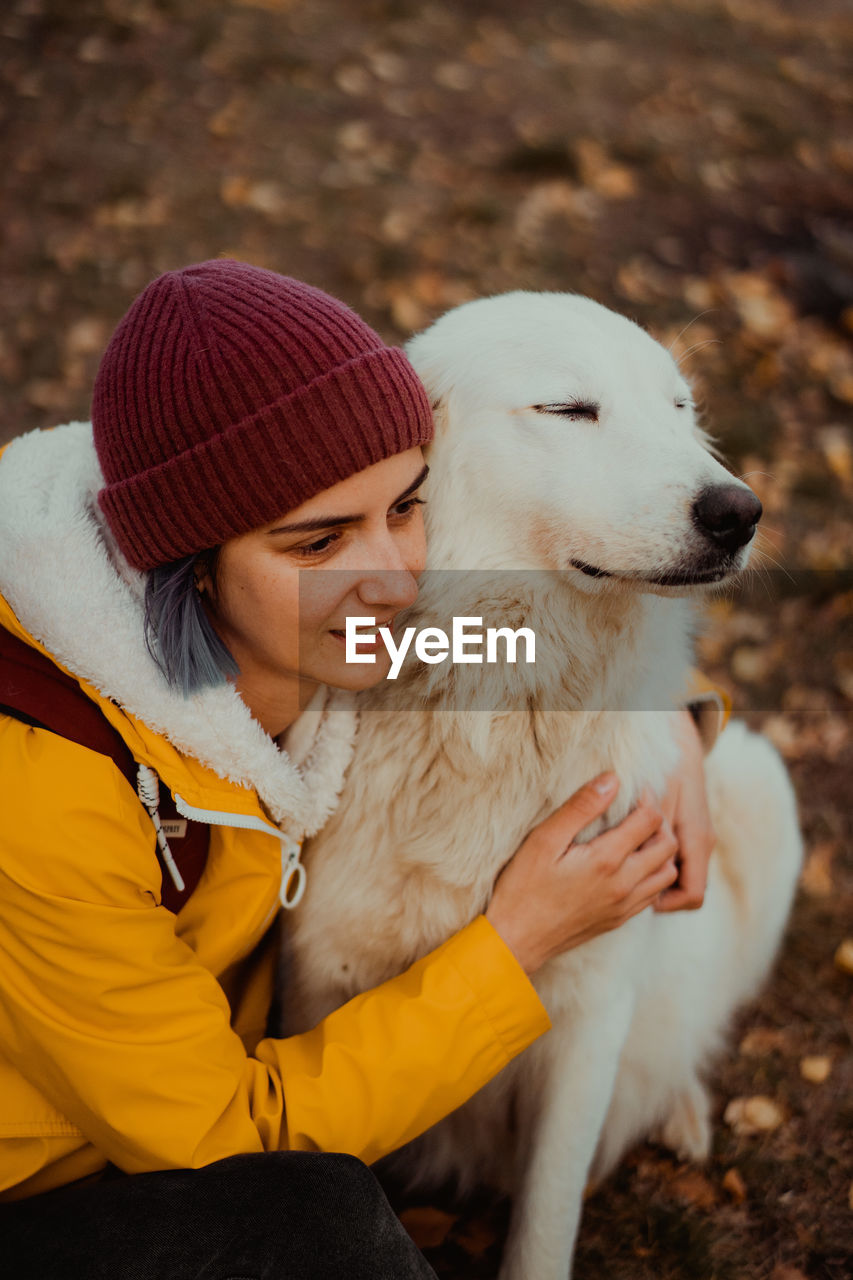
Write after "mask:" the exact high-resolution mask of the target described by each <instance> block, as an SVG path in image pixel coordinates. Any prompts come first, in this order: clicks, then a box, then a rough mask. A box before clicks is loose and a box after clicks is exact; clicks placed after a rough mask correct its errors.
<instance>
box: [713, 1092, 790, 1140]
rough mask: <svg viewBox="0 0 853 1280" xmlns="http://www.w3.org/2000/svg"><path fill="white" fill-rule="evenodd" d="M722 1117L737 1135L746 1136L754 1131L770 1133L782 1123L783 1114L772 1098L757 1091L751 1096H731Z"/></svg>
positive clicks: (751, 1134)
mask: <svg viewBox="0 0 853 1280" xmlns="http://www.w3.org/2000/svg"><path fill="white" fill-rule="evenodd" d="M723 1119H724V1120H725V1122H726V1124H727V1125H728V1126H729V1127H730V1128H731V1129H733V1130H734V1132H735V1133H736V1134H737V1135H738V1137H742V1138H746V1137H751V1136H753V1135H754V1134H756V1133H772V1132H773V1130H774V1129H778V1128H779V1126H780V1125H781V1124H783V1123H784V1120H785V1114H784V1112H783V1111H782V1108H781V1107H780V1106H779V1104H778V1103H777V1102H774V1101H773V1099H772V1098H768V1097H767V1096H766V1095H765V1094H761V1093H757V1094H754V1095H753V1097H751V1098H732V1100H731V1102H730V1103H729V1105H728V1106H727V1107H726V1110H725V1115H724V1116H723Z"/></svg>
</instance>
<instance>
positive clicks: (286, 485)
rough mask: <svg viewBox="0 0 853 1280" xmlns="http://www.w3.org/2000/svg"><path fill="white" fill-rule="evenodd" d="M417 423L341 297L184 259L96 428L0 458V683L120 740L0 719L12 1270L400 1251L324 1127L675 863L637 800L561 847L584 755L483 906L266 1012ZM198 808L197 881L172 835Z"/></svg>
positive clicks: (413, 503) (392, 1262)
mask: <svg viewBox="0 0 853 1280" xmlns="http://www.w3.org/2000/svg"><path fill="white" fill-rule="evenodd" d="M431 433H432V424H431V417H430V411H429V405H428V404H427V401H426V397H425V394H424V392H423V389H422V387H421V385H420V383H419V382H418V380H417V378H416V376H415V374H414V371H413V370H412V369H411V366H410V365H409V364H408V361H407V360H406V358H405V356H404V355H403V353H402V352H401V351H399V350H396V349H390V348H388V347H386V346H385V345H384V343H382V341H381V339H380V338H379V337H378V336H377V335H376V334H375V333H374V332H373V331H372V330H370V329H369V328H368V327H367V326H366V325H365V324H364V323H363V322H362V321H361V320H360V319H359V318H358V317H357V316H355V315H354V314H353V313H352V312H351V311H349V310H348V309H347V308H346V307H345V306H343V304H341V303H339V302H337V301H335V300H334V299H332V298H330V297H329V296H328V295H326V294H324V293H321V292H320V291H319V290H316V289H312V288H310V287H308V286H306V285H302V284H299V283H298V282H296V281H292V280H288V279H287V278H285V277H281V276H278V275H276V274H274V273H272V272H268V271H263V270H261V269H259V268H255V267H250V266H246V265H245V264H241V263H235V262H229V261H216V262H210V263H202V264H199V265H197V266H193V267H188V268H186V269H184V270H182V271H177V272H172V273H169V274H167V275H165V276H162V277H160V278H159V279H158V280H156V281H154V283H153V284H151V285H150V286H149V287H148V289H146V290H145V291H144V293H143V294H142V295H141V296H140V297H139V298H138V299H137V300H136V302H135V303H134V304H133V306H132V307H131V309H130V311H129V312H128V314H127V315H126V316H125V318H124V320H123V321H122V322H121V324H120V325H119V327H118V329H117V330H116V333H115V335H114V336H113V339H112V341H111V343H110V345H109V347H108V349H107V352H106V354H105V356H104V358H103V361H102V364H101V367H100V370H99V373H98V378H97V382H96V386H95V396H94V404H93V424H92V428H90V427H89V426H88V425H87V424H71V425H70V426H68V427H64V428H60V429H58V430H56V431H55V432H48V433H33V435H31V436H27V437H24V438H22V439H20V440H17V441H15V442H14V443H13V444H12V445H10V446H9V447H8V449H7V450H6V452H5V453H4V456H3V458H2V460H0V627H2V628H3V629H5V633H6V636H7V642H6V649H5V652H6V654H7V660H6V667H7V671H12V670H14V673H16V674H15V679H16V680H17V681H18V684H17V685H15V683H14V681H7V688H8V687H9V686H10V685H11V686H13V688H12V694H14V692H15V689H18V690H19V689H20V687H21V681H22V680H23V682H24V683H26V679H28V678H29V676H26V674H24V675H22V673H26V672H28V671H29V672H32V671H33V670H35V668H36V667H39V666H40V665H41V666H43V665H44V664H45V663H47V665H48V666H49V668H50V671H51V672H53V673H54V674H55V675H56V677H57V679H59V680H60V681H65V682H66V684H65V693H68V694H73V695H75V696H77V698H78V701H79V694H80V690H82V692H83V694H84V695H85V698H84V699H83V701H84V702H85V710H86V711H87V712H88V711H90V710H91V706H92V705H94V707H95V708H96V711H97V713H98V716H99V723H101V722H102V721H106V722H107V724H106V730H107V736H108V737H109V736H110V735H112V737H113V738H115V737H116V735H118V738H119V739H120V742H119V748H118V749H117V750H116V751H113V749H112V748H111V747H110V746H109V745H107V746H106V747H104V746H103V745H94V746H93V745H92V743H90V742H89V741H88V740H87V739H86V738H85V735H81V733H80V732H79V731H78V729H77V728H76V727H75V725H74V724H73V723H71V724H70V725H69V724H68V723H66V725H65V727H60V730H59V731H57V730H56V726H55V725H51V723H50V714H52V713H46V714H47V715H48V718H47V719H45V716H44V715H38V716H32V715H31V716H30V717H29V723H27V722H26V721H27V717H26V716H25V715H24V716H23V718H22V713H21V712H20V709H18V710H17V711H15V710H14V708H12V709H11V710H12V712H13V713H12V714H9V715H7V716H0V788H1V789H2V793H1V794H2V813H3V836H2V842H0V875H2V878H3V901H4V907H3V911H2V913H0V945H2V948H3V952H4V955H5V957H6V958H5V960H4V963H3V966H2V972H0V1187H2V1196H3V1198H4V1199H5V1200H7V1201H9V1202H10V1203H8V1204H4V1205H0V1226H2V1230H3V1239H4V1255H5V1257H6V1258H7V1259H8V1258H10V1257H12V1258H14V1263H15V1274H16V1275H17V1276H18V1277H23V1276H29V1275H33V1276H35V1275H38V1276H39V1277H44V1276H51V1275H57V1276H60V1275H61V1276H77V1275H80V1276H86V1277H87V1278H91V1277H98V1276H101V1275H103V1276H105V1277H106V1276H109V1277H110V1280H115V1278H116V1277H122V1276H128V1277H130V1276H132V1277H134V1278H136V1277H143V1276H145V1277H147V1276H169V1277H174V1276H183V1275H187V1276H190V1275H192V1276H195V1275H202V1274H203V1275H204V1276H211V1277H212V1276H217V1277H227V1276H248V1275H252V1276H255V1275H264V1276H266V1275H270V1276H272V1275H279V1274H285V1273H286V1274H287V1275H288V1276H292V1277H301V1276H306V1277H307V1276H324V1275H331V1274H335V1275H337V1274H347V1275H348V1276H351V1277H356V1276H368V1275H370V1276H385V1275H388V1276H395V1277H402V1276H407V1275H412V1276H421V1275H428V1274H431V1272H430V1271H429V1268H428V1267H427V1266H426V1263H425V1262H424V1260H423V1259H422V1258H421V1257H420V1255H419V1254H418V1253H417V1251H416V1250H415V1249H414V1248H413V1246H412V1245H411V1244H410V1242H409V1241H408V1239H407V1238H406V1237H405V1234H404V1233H403V1232H402V1229H401V1228H400V1227H399V1224H398V1223H397V1222H396V1219H394V1217H393V1215H392V1214H391V1213H390V1211H389V1209H388V1207H387V1203H386V1202H385V1201H384V1198H383V1197H382V1195H381V1192H380V1191H379V1190H378V1188H377V1186H376V1184H375V1182H374V1181H373V1179H372V1175H370V1174H369V1172H368V1171H367V1170H366V1169H365V1168H364V1166H363V1164H361V1163H359V1161H358V1160H354V1159H352V1157H353V1156H356V1157H360V1158H362V1159H365V1160H368V1161H371V1160H374V1159H376V1158H378V1157H379V1156H381V1155H383V1154H385V1153H386V1152H388V1151H390V1150H392V1149H394V1148H395V1147H397V1146H399V1145H400V1144H402V1143H403V1142H405V1141H408V1140H409V1139H410V1138H412V1137H414V1136H415V1135H416V1134H417V1133H419V1132H421V1131H422V1130H423V1129H424V1128H426V1127H427V1126H429V1125H430V1124H432V1123H434V1122H435V1121H437V1120H438V1119H439V1118H440V1117H442V1116H443V1115H446V1114H447V1113H448V1112H449V1111H451V1110H452V1109H453V1108H455V1107H456V1106H458V1105H460V1104H461V1103H462V1102H463V1101H464V1100H465V1099H466V1098H467V1097H469V1096H470V1095H471V1094H472V1093H473V1092H474V1091H475V1090H477V1089H478V1088H480V1087H481V1086H482V1085H483V1084H485V1083H486V1082H487V1081H488V1080H489V1079H490V1078H491V1077H492V1076H493V1075H494V1074H495V1073H496V1072H497V1071H499V1070H500V1068H501V1067H502V1066H503V1065H505V1064H506V1062H507V1061H509V1060H510V1059H511V1058H512V1057H513V1056H515V1055H516V1054H517V1053H519V1052H520V1051H521V1050H522V1049H524V1048H525V1047H526V1046H527V1045H528V1044H530V1043H531V1041H532V1040H534V1039H535V1038H536V1037H537V1036H539V1035H541V1034H543V1032H544V1031H546V1030H547V1027H548V1019H547V1015H546V1014H545V1012H544V1010H543V1008H542V1006H541V1005H540V1003H539V1000H538V998H537V996H536V993H535V991H534V989H533V987H532V986H531V984H530V983H529V981H528V976H527V975H529V974H531V973H533V972H534V971H535V970H536V969H537V968H538V967H539V966H540V965H541V964H542V963H544V961H545V960H546V959H548V958H549V957H550V956H552V955H556V954H558V953H559V952H561V951H564V950H567V949H568V948H570V947H572V946H576V945H577V944H578V943H580V942H582V941H584V940H585V939H588V938H591V937H593V936H595V935H596V934H598V933H600V932H602V931H603V930H606V929H610V928H613V927H615V926H616V925H618V924H619V923H621V922H622V921H623V920H625V919H627V918H628V917H629V916H631V915H633V914H634V913H635V912H637V911H639V910H642V909H643V908H644V907H645V906H647V905H649V904H651V903H653V902H656V900H657V899H658V897H659V895H660V894H661V893H662V892H664V891H665V890H667V888H668V887H669V886H671V885H673V882H674V881H675V880H676V878H677V876H678V870H677V867H676V861H675V853H676V848H677V845H676V841H675V838H674V836H673V833H672V830H671V827H670V824H669V823H668V822H665V821H664V820H663V817H662V815H661V813H660V812H659V811H658V810H657V809H656V808H655V807H654V806H652V805H651V804H650V803H649V804H643V805H641V806H640V807H638V808H637V809H636V810H634V811H633V812H632V813H631V814H630V815H629V816H628V817H627V818H626V819H625V820H624V821H623V822H622V823H621V824H620V825H619V826H618V827H616V828H614V829H613V830H611V831H609V832H607V833H606V834H604V835H602V836H599V837H597V838H596V839H594V840H592V841H590V842H589V843H588V844H586V845H575V846H573V845H572V844H571V842H572V840H573V839H574V837H575V836H576V835H577V833H578V832H579V831H580V830H581V829H582V828H583V827H584V826H586V825H587V824H588V823H589V822H590V821H591V820H592V819H594V818H595V817H597V816H599V815H600V814H601V813H603V812H604V810H605V809H606V808H607V806H608V804H609V803H610V802H611V801H612V799H613V796H614V794H615V791H616V789H617V786H618V783H617V781H616V779H615V778H613V777H612V776H609V775H605V776H604V777H602V778H599V779H596V780H593V782H592V783H590V784H589V785H588V786H587V787H585V788H584V789H583V790H582V791H580V792H579V793H578V794H577V795H575V796H573V797H572V798H571V799H570V800H569V801H568V802H567V803H566V804H565V805H564V806H563V807H562V809H560V810H558V812H557V813H556V814H554V815H553V816H552V817H551V818H549V819H548V820H547V821H546V822H544V823H542V824H541V826H539V827H538V828H537V829H536V830H534V831H533V832H532V833H531V835H530V836H529V837H528V839H527V840H526V841H525V842H524V844H523V845H522V846H521V848H520V849H519V850H518V852H517V853H516V855H515V857H514V858H513V860H512V861H511V862H510V863H509V865H508V867H507V868H506V869H505V871H504V872H503V873H502V875H501V876H500V878H499V879H498V881H497V883H496V886H495V890H494V895H493V897H492V900H491V903H490V904H489V907H488V909H487V911H486V913H485V916H482V917H479V918H478V919H477V920H475V921H473V922H472V923H471V924H470V925H469V926H468V927H467V928H466V929H464V930H462V931H461V933H459V934H458V935H456V936H455V937H452V938H450V939H448V940H447V942H446V943H445V944H444V945H443V946H441V947H439V948H438V950H437V951H435V952H433V953H432V954H431V955H429V956H426V957H424V958H422V959H420V960H418V961H417V963H415V964H414V965H413V966H412V968H410V969H409V970H407V971H406V972H405V973H403V974H401V975H399V976H398V977H396V978H394V979H392V980H391V981H389V982H387V983H385V984H383V985H382V986H381V987H379V988H377V989H376V990H375V991H372V992H368V993H365V994H364V995H362V996H360V997H358V998H356V999H355V1000H353V1001H351V1002H350V1003H349V1004H348V1005H346V1006H345V1007H344V1008H343V1009H341V1010H338V1011H337V1012H336V1013H334V1014H332V1015H331V1016H330V1017H328V1018H327V1019H325V1020H324V1022H322V1023H321V1024H320V1025H319V1026H318V1027H316V1028H315V1029H314V1030H313V1031H311V1032H309V1033H307V1034H305V1035H300V1036H296V1037H292V1038H289V1039H285V1040H281V1039H277V1038H274V1037H270V1036H267V1035H266V1024H267V1019H268V1013H269V1004H270V999H271V994H272V980H273V972H274V965H275V934H274V931H273V930H272V924H273V921H274V918H275V916H276V915H277V907H278V904H279V892H281V895H282V901H283V902H284V905H285V906H287V907H292V906H294V905H295V904H296V903H297V902H298V899H299V897H300V896H301V893H302V891H303V889H304V882H305V874H306V873H305V870H304V868H303V867H302V864H301V862H300V860H299V848H300V844H301V841H302V840H303V839H304V838H305V837H306V836H307V835H311V834H313V833H314V832H315V831H317V830H318V829H319V828H320V826H322V824H323V822H324V821H325V819H326V818H327V817H328V815H329V813H330V811H331V810H332V808H333V807H334V804H335V799H336V796H337V793H338V791H339V788H340V786H341V783H342V780H343V774H344V771H345V769H346V765H347V762H348V759H349V754H350V751H351V746H352V736H353V733H354V728H355V723H354V718H353V709H352V705H351V697H350V695H351V691H353V690H355V689H358V688H363V687H365V686H366V685H367V684H370V683H374V682H376V681H378V680H381V679H382V678H384V675H385V674H386V671H387V669H388V667H387V657H385V658H384V657H383V655H384V650H379V649H377V655H376V656H377V661H376V663H375V664H374V665H363V664H358V665H348V664H347V663H346V661H345V649H344V644H343V641H342V631H343V628H344V625H345V619H346V617H347V616H349V615H352V614H356V615H362V614H369V615H371V616H374V617H377V618H379V619H380V620H381V621H383V622H384V621H390V619H392V618H393V616H394V615H395V614H396V613H397V612H399V611H400V610H401V609H403V608H405V607H406V605H408V604H410V603H411V602H412V601H413V599H414V598H415V595H416V592H417V584H416V580H417V576H418V574H419V573H420V571H421V569H422V567H423V562H424V539H423V525H422V519H421V512H420V508H419V505H418V504H419V502H420V498H419V490H420V487H421V485H422V483H423V480H424V478H425V475H426V468H425V467H424V462H423V455H422V453H421V445H423V444H425V443H426V442H427V441H428V440H429V439H430V437H431ZM319 567H322V568H324V569H330V568H333V569H335V570H340V572H336V573H316V572H314V571H315V570H316V569H317V568H319ZM306 571H307V572H306ZM300 581H301V589H300ZM15 646H19V647H17V648H16V647H15ZM20 646H23V652H24V657H23V658H21V652H22V650H21V648H20ZM16 664H17V665H16ZM58 668H59V669H61V670H58ZM62 672H64V673H65V674H64V675H63V674H62ZM42 674H43V672H42ZM330 690H336V691H337V692H330ZM12 694H10V695H9V696H12ZM63 696H64V694H63ZM309 700H311V707H310V708H309V710H308V712H306V713H305V714H300V713H301V711H302V709H303V708H304V707H305V706H306V703H307V702H308V701H309ZM3 701H8V698H7V699H4V698H3V697H2V696H0V702H3ZM81 716H82V712H81ZM84 718H85V717H84ZM40 725H46V726H47V727H39V726H40ZM99 741H100V740H99ZM685 742H686V747H685V761H686V763H685V765H684V768H683V770H682V771H681V774H680V776H679V778H678V779H675V780H674V782H673V786H672V788H671V794H670V797H669V800H668V807H669V809H670V810H671V812H672V816H673V818H674V820H675V822H676V824H677V825H679V826H681V827H682V828H685V826H686V825H687V826H689V824H690V823H691V822H692V823H693V824H694V827H695V828H696V831H697V833H698V834H696V835H694V836H692V837H691V838H690V839H688V840H686V841H685V839H684V838H683V836H682V841H681V860H682V862H683V863H685V864H686V866H687V868H688V875H687V879H688V880H689V882H690V883H688V884H687V885H686V887H685V885H684V884H683V883H682V886H681V887H680V888H677V889H674V890H671V892H672V893H673V894H675V895H676V896H675V898H674V900H672V902H671V905H673V906H676V907H677V906H681V905H685V896H686V899H687V900H689V901H687V905H695V902H696V899H697V888H696V883H697V881H701V879H702V864H703V860H704V859H705V857H706V853H707V846H708V843H709V841H708V833H707V830H706V828H707V822H706V819H705V817H704V809H703V797H702V791H701V782H699V781H697V780H698V779H699V777H700V773H701V770H700V768H699V767H698V766H697V764H696V757H697V754H698V752H697V748H696V743H695V742H694V741H688V739H687V738H685ZM288 748H289V749H290V750H291V751H292V752H293V755H294V759H298V760H299V761H300V762H301V763H300V768H298V769H297V768H296V767H295V765H294V763H293V760H292V759H291V758H290V756H289V754H288ZM121 751H124V752H125V754H127V755H128V756H129V757H132V765H131V769H130V770H128V769H125V768H124V767H123V765H122V764H121ZM133 770H136V774H135V778H136V782H137V784H138V795H137V794H134V792H133V790H132V789H131V783H130V782H129V781H128V779H131V780H133V778H134V772H133ZM122 774H124V776H122ZM170 797H174V804H175V805H176V807H177V813H174V816H173V817H172V818H171V819H164V814H165V812H166V807H167V805H168V803H169V801H170ZM381 802H382V797H381V796H378V797H377V803H381ZM197 824H198V825H197ZM206 828H209V850H208V852H207V857H206V863H205V864H204V868H203V874H202V875H201V878H200V879H198V883H197V885H196V886H195V887H193V884H192V879H197V878H198V872H199V871H200V870H201V867H200V866H199V865H197V866H196V875H195V876H193V877H192V879H191V878H190V873H189V870H188V867H189V860H188V858H184V856H183V854H182V852H181V842H182V841H186V842H187V844H189V843H190V842H191V839H192V833H193V832H198V830H199V829H202V830H204V831H205V834H206ZM357 835H358V833H353V838H354V839H355V838H357ZM182 865H183V866H184V871H182V869H181V867H182ZM185 872H186V873H187V878H186V879H185V878H184V873H185ZM684 880H685V875H684V873H683V874H682V882H684ZM678 894H682V898H681V899H679V897H678V896H677V895H678ZM698 898H699V899H701V886H700V889H699V892H698ZM285 927H286V920H285ZM320 1152H325V1153H336V1152H337V1153H340V1152H344V1153H348V1154H347V1155H344V1156H342V1155H333V1154H327V1155H321V1154H318V1153H320ZM122 1174H133V1175H135V1176H134V1177H133V1178H132V1179H131V1178H126V1177H122V1176H121V1175H122Z"/></svg>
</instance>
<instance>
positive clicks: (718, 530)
mask: <svg viewBox="0 0 853 1280" xmlns="http://www.w3.org/2000/svg"><path fill="white" fill-rule="evenodd" d="M693 519H694V521H695V522H696V524H697V525H698V526H699V528H700V529H701V530H702V532H703V533H704V534H706V535H707V536H708V537H709V538H711V539H712V540H713V541H714V542H715V543H716V544H717V546H718V547H721V548H722V549H723V550H724V551H737V549H738V548H739V547H744V546H746V544H747V542H749V540H750V538H751V537H752V535H753V534H754V533H755V526H756V525H757V523H758V521H759V520H760V519H761V503H760V502H759V501H758V499H757V498H756V496H755V494H754V493H753V492H752V490H751V489H744V488H743V487H742V486H741V485H739V484H712V485H709V486H708V488H707V489H703V490H702V492H701V493H700V494H699V496H698V498H697V499H696V501H695V502H694V503H693Z"/></svg>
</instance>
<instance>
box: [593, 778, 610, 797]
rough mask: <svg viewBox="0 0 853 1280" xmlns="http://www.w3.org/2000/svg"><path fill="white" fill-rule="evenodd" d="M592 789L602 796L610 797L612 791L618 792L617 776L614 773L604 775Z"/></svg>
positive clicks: (596, 781)
mask: <svg viewBox="0 0 853 1280" xmlns="http://www.w3.org/2000/svg"><path fill="white" fill-rule="evenodd" d="M592 787H593V790H594V791H597V792H598V794H599V795H600V796H606V795H609V793H610V792H611V791H615V790H616V775H615V774H613V773H603V774H602V775H601V777H600V778H596V779H595V781H594V782H593V784H592Z"/></svg>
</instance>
